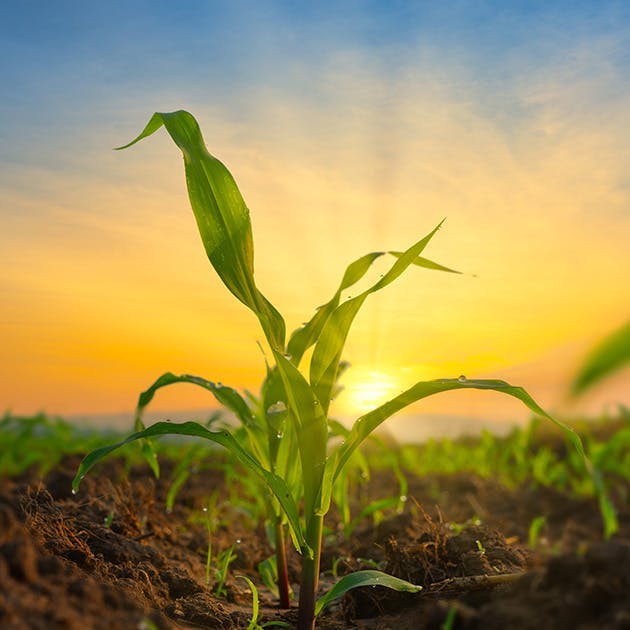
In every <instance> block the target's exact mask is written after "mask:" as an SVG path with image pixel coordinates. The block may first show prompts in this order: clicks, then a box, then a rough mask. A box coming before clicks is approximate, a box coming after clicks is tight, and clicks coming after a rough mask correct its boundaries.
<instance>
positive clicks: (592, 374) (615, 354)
mask: <svg viewBox="0 0 630 630" xmlns="http://www.w3.org/2000/svg"><path fill="white" fill-rule="evenodd" d="M629 361H630V321H629V322H627V323H626V324H625V325H623V326H622V327H621V328H619V329H617V330H615V331H614V332H613V333H612V334H610V335H609V336H608V337H606V338H605V339H604V340H603V341H602V342H601V343H600V344H599V345H598V346H597V347H596V348H595V349H594V350H593V351H592V352H591V354H590V355H589V356H588V358H587V359H586V361H585V362H584V365H582V367H581V368H580V371H579V372H578V374H577V376H576V377H575V379H574V381H573V383H572V385H571V393H572V394H573V395H574V396H577V395H579V394H582V393H583V392H584V391H586V390H587V389H589V388H590V387H592V386H593V385H595V384H596V383H598V382H599V381H601V380H602V379H603V378H604V377H605V376H608V375H609V374H611V373H612V372H614V371H616V370H618V369H619V368H621V367H622V366H623V365H625V364H626V363H628V362H629Z"/></svg>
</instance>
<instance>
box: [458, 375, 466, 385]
mask: <svg viewBox="0 0 630 630" xmlns="http://www.w3.org/2000/svg"><path fill="white" fill-rule="evenodd" d="M457 380H458V381H459V382H460V383H465V382H466V377H465V376H464V375H463V374H461V375H460V377H459V378H458V379H457Z"/></svg>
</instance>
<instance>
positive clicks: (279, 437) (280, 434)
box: [276, 431, 284, 440]
mask: <svg viewBox="0 0 630 630" xmlns="http://www.w3.org/2000/svg"><path fill="white" fill-rule="evenodd" d="M276 437H277V438H278V439H279V440H281V439H282V438H283V437H284V433H283V432H282V431H278V433H276Z"/></svg>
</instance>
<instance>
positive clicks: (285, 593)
mask: <svg viewBox="0 0 630 630" xmlns="http://www.w3.org/2000/svg"><path fill="white" fill-rule="evenodd" d="M276 566H277V570H278V594H279V596H280V608H290V607H291V598H290V596H289V572H288V570H287V553H286V542H285V540H284V525H283V524H282V523H281V522H278V523H276Z"/></svg>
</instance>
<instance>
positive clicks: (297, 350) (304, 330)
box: [287, 252, 384, 365]
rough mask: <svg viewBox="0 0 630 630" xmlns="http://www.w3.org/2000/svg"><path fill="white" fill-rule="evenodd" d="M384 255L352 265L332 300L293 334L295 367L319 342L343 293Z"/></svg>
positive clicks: (291, 349)
mask: <svg viewBox="0 0 630 630" xmlns="http://www.w3.org/2000/svg"><path fill="white" fill-rule="evenodd" d="M383 253H384V252H372V253H370V254H366V255H365V256H361V258H358V259H357V260H355V261H354V262H352V263H350V264H349V265H348V267H347V268H346V270H345V272H344V274H343V278H342V279H341V284H340V285H339V288H338V289H337V291H336V292H335V295H333V297H332V299H331V300H330V301H328V302H326V304H324V305H323V306H320V307H319V308H318V309H317V311H316V312H315V315H313V317H312V318H311V319H310V320H309V321H308V322H307V323H306V324H305V325H304V326H302V327H301V328H298V329H297V330H295V331H294V332H293V333H292V334H291V338H290V339H289V343H288V345H287V353H288V354H289V355H290V356H291V361H292V362H293V363H294V364H295V365H299V363H300V361H301V359H302V356H303V355H304V353H305V352H306V350H308V349H309V348H310V347H311V346H312V345H313V344H314V343H315V342H316V341H317V339H318V337H319V335H320V333H321V331H322V328H323V327H324V324H326V322H327V321H328V318H329V317H330V315H331V314H332V313H333V311H334V310H335V309H336V308H337V306H338V305H339V300H340V299H341V292H342V291H344V290H345V289H348V288H349V287H351V286H352V285H353V284H355V283H357V282H358V281H359V280H361V278H363V276H364V275H365V274H366V273H367V272H368V270H369V268H370V267H371V266H372V263H373V262H374V261H375V260H376V259H377V258H379V257H380V256H382V255H383Z"/></svg>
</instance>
